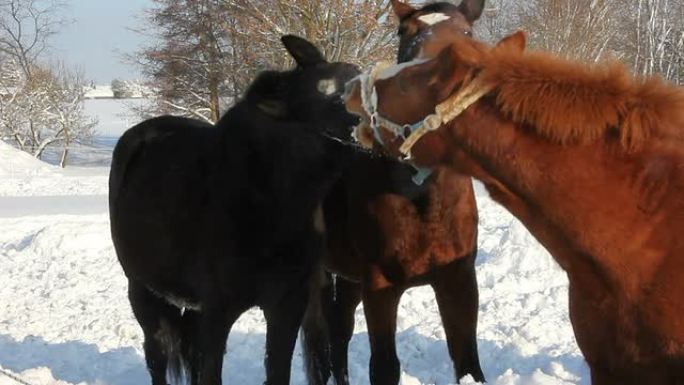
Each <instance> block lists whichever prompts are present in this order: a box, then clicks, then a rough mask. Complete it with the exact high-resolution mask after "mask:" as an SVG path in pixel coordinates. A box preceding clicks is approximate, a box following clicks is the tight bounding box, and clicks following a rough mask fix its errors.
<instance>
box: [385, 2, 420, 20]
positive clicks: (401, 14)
mask: <svg viewBox="0 0 684 385" xmlns="http://www.w3.org/2000/svg"><path fill="white" fill-rule="evenodd" d="M390 3H392V9H393V10H394V14H395V15H397V17H398V18H399V20H400V21H401V20H404V19H405V18H407V17H408V16H409V15H411V14H412V13H414V12H415V11H416V9H415V8H413V7H412V6H410V5H409V4H406V3H404V2H402V1H401V0H390Z"/></svg>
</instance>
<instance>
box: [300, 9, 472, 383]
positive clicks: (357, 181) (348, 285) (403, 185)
mask: <svg viewBox="0 0 684 385" xmlns="http://www.w3.org/2000/svg"><path fill="white" fill-rule="evenodd" d="M392 5H393V7H394V11H395V14H396V15H397V17H398V18H399V20H400V26H399V37H400V46H399V53H398V60H399V61H400V62H404V61H407V60H411V59H414V58H416V57H424V55H426V54H427V55H429V52H424V51H423V50H422V47H423V46H426V47H431V46H432V45H434V44H435V42H434V40H435V39H436V38H439V37H440V36H442V35H452V34H462V35H470V34H471V33H472V31H471V28H472V23H473V22H474V21H476V20H477V19H478V18H479V17H480V14H481V13H482V9H483V7H484V0H475V1H474V0H465V1H463V2H462V3H461V5H460V6H454V5H452V4H450V3H434V4H429V5H426V6H424V7H423V8H420V9H415V8H413V7H411V6H409V5H408V4H405V3H402V2H400V1H398V0H393V1H392ZM415 174H416V170H415V169H414V168H413V167H411V166H408V165H405V164H401V163H399V162H397V161H396V160H394V159H390V158H387V157H382V156H377V157H373V156H369V155H364V154H359V155H357V156H356V158H355V160H354V162H353V164H352V166H351V167H350V168H349V169H348V170H347V172H345V174H344V177H343V178H342V179H341V180H340V181H338V183H337V184H336V185H335V187H334V188H333V189H332V190H331V193H330V195H329V196H328V197H327V198H326V200H325V203H324V206H323V209H324V210H323V211H324V216H325V224H326V229H327V237H328V254H327V255H326V257H325V267H326V269H327V270H328V271H329V273H330V274H328V276H327V280H326V281H325V282H324V283H323V286H322V290H321V292H319V293H317V294H316V295H314V296H313V297H312V304H313V303H314V300H315V301H316V302H315V305H317V306H319V308H318V309H313V308H312V309H310V311H309V312H308V313H307V317H306V318H305V321H304V325H303V329H304V336H305V345H306V346H305V354H306V360H307V369H308V376H309V383H310V384H316V385H321V384H326V383H327V381H328V379H329V378H330V376H331V375H332V376H333V377H334V378H335V381H336V383H337V384H340V385H341V384H348V374H347V350H348V346H349V341H350V339H351V337H352V334H353V330H354V312H355V309H356V307H357V305H358V304H359V302H360V301H361V300H363V304H364V306H363V308H364V312H365V316H366V321H367V324H368V335H369V340H370V347H371V359H370V380H371V383H372V384H375V385H379V384H388V385H395V384H397V383H398V382H399V376H400V366H399V360H398V358H397V353H396V347H395V332H396V318H397V307H398V305H399V300H400V297H401V296H402V294H403V293H404V291H406V290H407V289H408V288H411V287H414V286H420V285H431V286H432V288H433V289H434V291H435V296H436V299H437V304H438V306H439V311H440V315H441V318H442V323H443V325H444V329H445V332H446V336H447V345H448V349H449V354H450V356H451V359H452V360H453V362H454V369H455V373H456V378H457V379H458V378H461V377H462V376H465V375H468V374H470V375H472V376H473V378H474V379H475V380H478V381H484V376H483V373H482V370H481V368H480V362H479V358H478V352H477V336H476V334H477V333H476V331H477V311H478V289H477V281H476V277H475V265H474V264H475V255H476V252H477V207H476V203H475V197H474V194H473V187H472V182H471V180H470V178H469V177H466V176H463V175H460V174H458V173H455V172H453V171H452V170H450V169H449V168H448V167H443V168H439V169H436V170H434V172H433V173H432V175H430V176H429V177H428V178H427V180H425V181H424V183H422V184H421V185H418V184H416V182H414V176H415ZM331 274H334V279H333V277H332V276H331ZM333 282H334V284H333ZM323 320H324V321H325V322H323Z"/></svg>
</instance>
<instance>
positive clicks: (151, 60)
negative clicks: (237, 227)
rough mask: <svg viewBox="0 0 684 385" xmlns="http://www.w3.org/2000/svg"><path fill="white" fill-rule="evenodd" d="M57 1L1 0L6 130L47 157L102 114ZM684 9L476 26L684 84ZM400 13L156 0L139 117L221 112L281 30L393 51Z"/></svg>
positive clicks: (0, 123)
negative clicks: (61, 50)
mask: <svg viewBox="0 0 684 385" xmlns="http://www.w3.org/2000/svg"><path fill="white" fill-rule="evenodd" d="M59 1H60V0H0V138H2V139H3V140H6V141H9V142H10V143H12V144H14V145H16V146H17V147H19V148H21V149H23V150H25V151H28V152H31V153H32V154H34V155H35V156H38V157H40V156H41V155H42V154H43V152H44V151H45V149H46V148H49V147H53V148H62V149H63V154H62V158H63V163H64V162H65V161H66V156H67V153H68V148H69V146H70V145H71V144H72V143H75V142H79V141H86V140H87V139H88V137H89V135H91V134H92V128H93V126H94V124H95V122H93V121H92V120H89V119H88V118H87V117H86V116H85V114H84V112H83V98H84V85H85V84H86V82H85V79H84V75H83V74H82V73H80V72H79V71H76V70H74V69H72V68H68V67H67V66H65V65H64V64H59V63H57V64H45V61H44V57H43V54H44V51H45V49H46V48H47V46H48V42H49V40H50V38H51V37H52V36H53V35H54V34H55V33H56V32H57V31H58V30H59V28H60V26H62V25H63V23H64V20H63V19H60V18H59V17H58V15H59V12H58V11H59V9H60V7H61V6H62V5H63V4H62V3H59ZM455 2H458V1H455ZM421 3H423V2H422V1H414V2H413V5H420V4H421ZM681 20H684V0H572V1H568V0H526V1H518V0H487V6H486V9H485V12H484V15H483V18H482V19H481V20H480V21H478V23H477V26H476V27H477V28H476V31H477V34H478V37H479V38H481V39H484V40H489V41H492V42H493V41H496V40H497V39H499V38H501V37H503V36H504V35H506V34H507V33H510V32H513V31H515V30H518V29H522V30H525V31H526V32H527V33H528V38H529V46H530V49H543V50H549V51H552V52H554V53H557V54H560V55H563V56H566V57H570V58H575V59H580V60H584V61H589V62H596V61H600V60H604V59H611V58H614V59H619V60H621V61H623V62H624V63H625V64H626V65H627V66H629V68H631V69H632V70H633V72H634V73H635V74H639V75H652V74H658V75H660V76H662V77H664V78H666V79H668V80H670V81H672V82H674V83H676V84H682V83H684V23H682V22H681ZM396 23H397V20H396V19H395V17H394V15H393V14H392V8H391V5H390V3H389V1H388V0H362V1H359V0H151V6H150V7H149V8H148V9H147V10H146V11H145V13H144V14H143V15H141V17H140V20H139V23H138V24H139V25H142V26H143V27H139V28H138V33H140V34H144V35H146V36H147V37H148V39H147V41H149V44H148V45H147V46H146V47H144V48H142V49H141V50H140V51H137V52H131V53H130V54H128V55H127V57H126V60H127V61H128V62H130V63H132V64H134V65H136V66H138V68H139V69H140V70H141V72H142V74H143V77H144V79H143V80H142V82H143V84H142V87H144V89H145V90H146V95H147V98H148V103H147V104H146V105H145V106H144V107H142V108H141V109H140V111H139V113H140V115H141V117H149V116H154V115H159V114H174V115H182V116H188V117H193V118H197V119H201V120H204V121H207V122H216V121H217V120H218V119H219V117H220V116H221V115H222V113H223V112H225V110H226V109H227V107H228V106H229V105H230V104H231V103H232V102H233V101H234V100H235V99H236V98H239V97H240V96H241V95H242V93H243V92H244V90H245V88H246V87H247V85H248V84H249V82H250V80H251V79H253V78H254V77H255V75H256V74H257V73H258V72H260V71H262V70H265V69H282V68H286V67H288V66H289V65H291V63H290V62H289V59H288V56H287V55H286V54H285V51H284V49H283V48H282V46H281V43H280V36H281V35H283V34H296V35H299V36H302V37H306V38H307V39H309V40H310V41H312V42H313V43H314V44H316V45H317V46H319V47H320V48H321V49H322V50H323V52H324V54H325V55H326V57H327V58H328V59H329V60H332V61H346V62H351V63H355V64H358V65H360V66H361V67H367V66H368V65H369V64H371V63H374V62H377V61H379V60H393V59H394V52H396V44H397V39H396ZM117 89H118V87H117ZM122 89H123V88H122Z"/></svg>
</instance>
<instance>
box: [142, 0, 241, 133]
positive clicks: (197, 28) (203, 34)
mask: <svg viewBox="0 0 684 385" xmlns="http://www.w3.org/2000/svg"><path fill="white" fill-rule="evenodd" d="M153 2H154V6H153V7H152V8H150V9H148V10H147V14H146V17H145V19H146V21H147V22H148V24H149V28H147V29H144V30H142V31H140V32H141V33H146V34H148V35H150V37H152V40H153V41H156V42H157V43H156V44H154V45H152V46H149V47H146V48H145V49H143V50H142V51H141V52H138V53H136V54H135V55H131V56H130V58H132V60H133V61H134V62H136V63H137V64H138V65H139V66H140V67H141V68H142V70H143V73H144V75H145V76H146V77H147V79H148V84H147V86H148V87H149V88H150V89H151V90H153V91H154V103H153V105H152V106H150V108H148V109H146V110H145V111H143V113H147V114H158V113H173V114H178V115H185V116H190V117H194V118H198V119H202V120H205V121H208V122H215V121H216V120H218V118H219V116H220V112H221V111H220V109H221V101H220V97H221V95H222V94H225V89H226V80H227V79H228V77H229V76H230V73H229V72H228V70H229V69H230V63H231V50H230V48H229V46H230V45H229V40H228V39H227V31H226V29H225V27H224V23H223V20H222V18H223V17H226V13H225V11H224V9H223V7H222V6H221V5H220V4H219V2H218V1H217V0H192V1H191V0H153Z"/></svg>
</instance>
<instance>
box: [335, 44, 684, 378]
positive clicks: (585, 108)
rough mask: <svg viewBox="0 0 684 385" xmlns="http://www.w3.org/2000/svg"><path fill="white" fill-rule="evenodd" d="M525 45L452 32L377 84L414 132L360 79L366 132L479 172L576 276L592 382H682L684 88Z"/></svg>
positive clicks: (575, 321) (425, 162)
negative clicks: (421, 58) (368, 101)
mask: <svg viewBox="0 0 684 385" xmlns="http://www.w3.org/2000/svg"><path fill="white" fill-rule="evenodd" d="M524 47H525V37H524V34H522V33H518V34H514V35H512V36H510V37H508V38H507V39H504V40H503V41H502V42H500V43H499V44H498V45H497V46H496V47H490V46H489V45H486V44H483V43H480V42H477V41H475V40H473V39H468V38H456V39H454V41H453V43H452V45H451V46H449V47H447V48H446V49H445V50H444V51H443V52H442V53H441V54H440V55H438V57H437V58H436V59H434V60H431V61H428V62H424V63H421V64H417V65H415V66H410V67H406V68H403V69H401V70H400V71H398V70H397V69H388V72H387V73H388V74H389V76H387V77H386V78H384V79H382V80H378V81H377V82H376V83H375V84H374V85H373V84H371V83H367V84H366V86H365V88H371V87H372V88H374V89H375V91H376V92H377V104H376V107H377V111H378V113H379V114H380V115H382V116H383V117H384V118H385V119H387V120H386V121H387V122H394V123H396V124H398V125H399V127H400V126H401V124H405V123H411V124H413V123H415V122H426V123H427V124H422V123H421V124H420V127H419V128H418V129H417V130H416V131H415V134H412V135H410V136H408V138H406V139H404V137H403V136H401V135H403V133H401V132H399V133H397V132H396V131H395V130H394V129H393V128H392V125H391V124H385V123H382V124H380V125H376V124H374V123H373V122H371V120H370V119H369V114H368V113H367V112H366V109H365V108H364V107H363V105H362V103H361V102H360V99H361V93H362V90H361V88H363V86H362V85H361V83H360V82H356V81H355V82H352V83H351V85H350V87H349V91H350V92H349V93H348V97H347V106H348V109H349V110H350V111H352V112H355V113H357V114H359V115H360V116H362V117H363V122H362V124H361V125H360V126H359V128H358V130H360V131H366V133H365V134H362V133H358V135H359V136H364V137H367V138H372V139H371V140H373V141H378V144H380V139H381V142H382V145H383V146H384V147H385V150H386V151H388V152H390V153H392V154H395V156H400V155H401V156H402V157H404V156H406V155H410V161H411V162H413V163H415V164H417V165H419V166H421V167H430V168H432V167H437V166H447V167H449V168H452V169H454V170H457V171H460V172H464V173H468V174H469V175H472V176H474V177H476V178H478V179H480V180H482V182H483V183H484V184H485V186H486V187H487V189H488V190H489V192H490V194H491V196H492V197H493V198H494V199H495V200H497V201H498V202H500V203H501V204H502V205H503V206H505V207H506V208H507V209H508V210H509V211H510V212H511V213H512V214H513V215H515V216H516V217H517V218H518V219H520V220H521V222H522V223H523V224H524V225H525V226H526V227H527V228H528V229H529V230H530V232H531V233H532V234H533V235H534V236H535V237H536V238H537V239H538V240H539V241H540V242H541V243H542V244H543V245H544V246H545V247H546V249H547V250H548V251H549V252H550V253H551V255H552V256H553V257H554V259H555V260H556V261H557V262H558V264H559V265H560V266H561V267H562V268H563V269H564V270H565V271H566V272H567V275H568V279H569V306H570V321H571V324H572V327H573V330H574V332H575V337H576V339H577V344H578V346H579V348H580V349H581V351H582V353H583V355H584V357H585V358H586V360H587V363H588V364H589V368H590V370H591V380H592V383H593V384H594V385H617V384H620V385H643V384H649V385H681V384H684V279H682V277H684V238H683V237H682V229H684V194H683V191H684V167H683V165H684V90H683V89H682V88H681V87H677V86H675V85H673V84H668V83H666V82H664V81H663V80H662V79H660V78H655V77H652V78H634V77H633V75H632V74H631V73H630V72H629V71H628V70H627V69H625V68H624V66H622V65H621V64H616V63H604V64H601V65H596V66H588V65H586V64H584V63H576V62H571V61H567V60H564V59H560V58H558V57H555V56H552V55H550V54H548V53H542V52H524ZM426 79H429V80H430V81H425V80H426ZM424 119H425V120H424ZM374 125H375V126H376V127H375V128H376V129H377V133H378V134H379V135H377V136H376V133H374V132H373V131H374V129H373V128H374V127H372V126H374ZM423 128H424V129H423ZM398 134H399V135H398Z"/></svg>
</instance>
